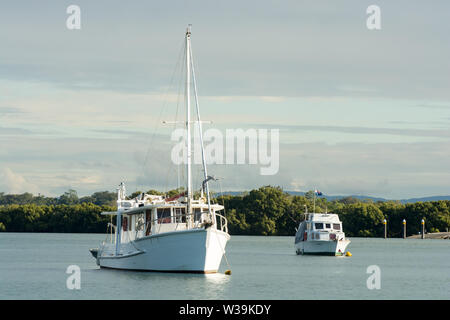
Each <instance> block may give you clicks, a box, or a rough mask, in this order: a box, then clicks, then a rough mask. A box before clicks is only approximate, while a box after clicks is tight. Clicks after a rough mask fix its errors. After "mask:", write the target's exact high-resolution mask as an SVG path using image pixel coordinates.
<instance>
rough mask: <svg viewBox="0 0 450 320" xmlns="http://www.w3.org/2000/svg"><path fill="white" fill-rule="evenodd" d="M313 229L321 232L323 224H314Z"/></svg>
mask: <svg viewBox="0 0 450 320" xmlns="http://www.w3.org/2000/svg"><path fill="white" fill-rule="evenodd" d="M314 228H315V229H316V230H321V229H323V223H314Z"/></svg>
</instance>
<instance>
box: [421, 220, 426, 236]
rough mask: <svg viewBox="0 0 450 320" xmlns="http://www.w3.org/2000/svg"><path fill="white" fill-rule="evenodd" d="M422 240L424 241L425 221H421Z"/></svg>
mask: <svg viewBox="0 0 450 320" xmlns="http://www.w3.org/2000/svg"><path fill="white" fill-rule="evenodd" d="M421 223H422V239H425V220H424V219H422V222H421Z"/></svg>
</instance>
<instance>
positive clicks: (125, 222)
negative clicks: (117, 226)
mask: <svg viewBox="0 0 450 320" xmlns="http://www.w3.org/2000/svg"><path fill="white" fill-rule="evenodd" d="M122 230H123V231H127V230H128V217H122Z"/></svg>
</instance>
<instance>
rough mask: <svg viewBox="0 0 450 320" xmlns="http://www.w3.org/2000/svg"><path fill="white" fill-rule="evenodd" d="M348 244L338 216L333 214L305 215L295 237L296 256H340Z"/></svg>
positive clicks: (348, 241)
mask: <svg viewBox="0 0 450 320" xmlns="http://www.w3.org/2000/svg"><path fill="white" fill-rule="evenodd" d="M349 243H350V240H347V239H345V233H344V232H343V229H342V222H341V221H340V220H339V216H338V215H337V214H333V213H309V214H308V213H306V214H305V220H304V221H302V222H300V225H299V227H298V229H297V233H296V235H295V248H296V253H297V254H316V255H331V256H341V255H344V254H345V253H346V251H345V250H346V248H347V246H348V245H349Z"/></svg>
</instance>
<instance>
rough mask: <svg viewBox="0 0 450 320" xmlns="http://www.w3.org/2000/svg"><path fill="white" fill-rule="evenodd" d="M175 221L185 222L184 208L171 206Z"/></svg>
mask: <svg viewBox="0 0 450 320" xmlns="http://www.w3.org/2000/svg"><path fill="white" fill-rule="evenodd" d="M173 210H174V216H175V222H176V223H185V222H186V208H173Z"/></svg>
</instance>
